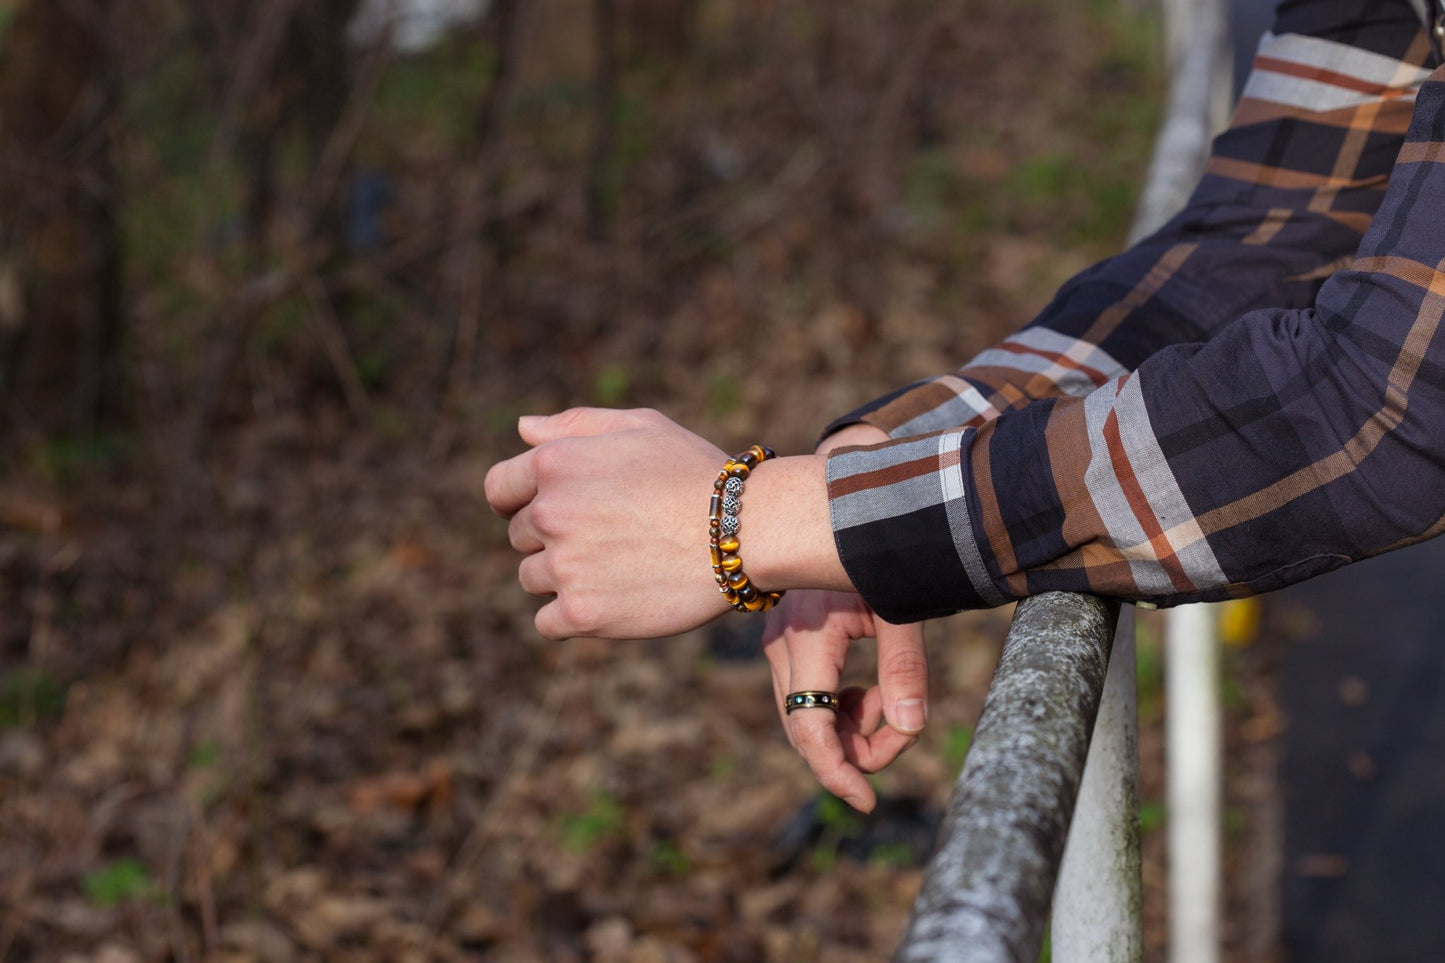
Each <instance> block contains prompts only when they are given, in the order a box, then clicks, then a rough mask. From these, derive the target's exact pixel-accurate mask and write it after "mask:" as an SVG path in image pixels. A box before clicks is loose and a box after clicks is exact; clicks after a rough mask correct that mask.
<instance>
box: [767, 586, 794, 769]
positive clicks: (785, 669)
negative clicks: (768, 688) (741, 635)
mask: <svg viewBox="0 0 1445 963" xmlns="http://www.w3.org/2000/svg"><path fill="white" fill-rule="evenodd" d="M787 605H788V600H787V599H786V598H785V599H783V601H782V603H781V604H780V605H778V606H777V607H776V608H774V609H773V610H772V611H770V612H768V614H767V616H766V618H767V624H766V625H765V626H764V628H763V655H764V656H766V657H767V660H768V668H769V670H770V673H769V674H770V675H771V676H772V682H773V706H774V708H776V709H777V710H778V721H779V722H781V723H782V724H783V735H785V736H787V737H788V745H790V746H792V747H793V748H794V749H797V748H798V746H797V743H795V742H793V729H792V726H790V725H788V713H787V710H786V709H785V708H784V706H783V697H784V696H785V695H787V691H788V689H787V680H788V679H789V678H790V677H791V674H792V673H791V671H790V669H789V665H788V646H787V643H786V642H785V641H784V633H786V632H787V623H788V609H787Z"/></svg>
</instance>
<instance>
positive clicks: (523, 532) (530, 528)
mask: <svg viewBox="0 0 1445 963" xmlns="http://www.w3.org/2000/svg"><path fill="white" fill-rule="evenodd" d="M507 541H508V542H510V543H511V545H512V548H514V549H516V550H517V551H519V552H521V553H522V554H523V555H531V554H532V553H533V552H540V551H541V550H542V549H543V548H546V543H544V542H543V541H542V536H541V534H540V533H538V531H537V526H536V525H534V524H532V513H531V512H529V511H528V510H527V508H526V506H523V507H522V508H520V509H518V510H517V513H516V514H515V515H513V516H512V520H511V522H509V523H508V524H507Z"/></svg>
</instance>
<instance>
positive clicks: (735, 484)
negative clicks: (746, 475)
mask: <svg viewBox="0 0 1445 963" xmlns="http://www.w3.org/2000/svg"><path fill="white" fill-rule="evenodd" d="M723 490H724V491H726V492H727V493H728V494H729V495H741V494H742V493H743V480H742V479H741V478H738V477H737V476H731V477H729V478H728V480H727V481H726V482H724V483H723Z"/></svg>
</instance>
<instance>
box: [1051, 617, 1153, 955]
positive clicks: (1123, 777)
mask: <svg viewBox="0 0 1445 963" xmlns="http://www.w3.org/2000/svg"><path fill="white" fill-rule="evenodd" d="M1138 703H1139V693H1138V677H1137V675H1136V670H1135V663H1134V610H1133V609H1132V608H1131V607H1128V606H1126V607H1125V608H1124V610H1123V611H1122V612H1120V614H1119V626H1118V630H1117V632H1116V634H1115V636H1114V651H1113V654H1112V655H1111V656H1110V659H1109V672H1108V675H1107V676H1106V677H1105V680H1104V696H1103V699H1102V701H1101V702H1100V704H1099V716H1098V720H1097V721H1096V722H1095V723H1094V737H1093V739H1092V741H1091V742H1090V744H1089V760H1088V763H1087V764H1086V765H1085V767H1084V779H1083V784H1082V785H1081V786H1080V787H1079V801H1078V803H1077V804H1076V806H1075V808H1074V819H1073V822H1072V823H1071V824H1070V826H1069V841H1068V845H1067V846H1066V847H1065V848H1064V861H1063V865H1062V866H1061V867H1060V868H1059V881H1058V884H1057V886H1056V887H1055V889H1054V916H1053V940H1052V947H1053V956H1052V958H1053V959H1054V960H1055V961H1056V963H1138V961H1139V960H1141V959H1142V958H1143V955H1144V934H1143V916H1142V907H1143V892H1142V885H1141V879H1140V871H1139V870H1140V866H1139V815H1138V814H1139V708H1138Z"/></svg>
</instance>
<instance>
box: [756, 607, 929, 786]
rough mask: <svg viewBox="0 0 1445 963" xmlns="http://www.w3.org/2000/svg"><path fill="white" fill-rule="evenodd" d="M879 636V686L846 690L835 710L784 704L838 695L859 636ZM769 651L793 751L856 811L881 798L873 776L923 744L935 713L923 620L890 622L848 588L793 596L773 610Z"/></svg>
mask: <svg viewBox="0 0 1445 963" xmlns="http://www.w3.org/2000/svg"><path fill="white" fill-rule="evenodd" d="M870 637H871V638H876V639H877V640H878V684H877V685H875V686H873V687H871V688H869V689H867V690H866V691H865V690H863V689H860V688H850V689H846V690H844V691H843V693H842V705H841V707H840V708H839V711H838V712H837V714H836V715H835V714H834V713H833V712H832V711H831V710H829V709H797V710H795V711H793V712H792V713H791V714H789V713H788V712H787V711H786V709H785V708H784V706H783V700H784V697H785V696H786V695H787V694H788V693H789V692H798V691H802V690H808V689H819V690H823V691H825V692H835V691H837V688H838V681H839V679H840V678H841V676H842V674H843V667H844V664H845V663H846V661H847V658H848V649H849V647H850V646H851V645H852V643H853V641H854V640H855V639H862V638H870ZM763 651H764V652H765V653H766V654H767V657H768V662H769V663H770V664H771V666H772V670H773V695H774V696H775V698H776V699H777V704H778V712H779V714H780V716H781V717H782V720H783V729H784V731H786V732H787V734H788V741H789V742H790V743H792V744H793V748H794V749H796V750H798V752H799V754H801V755H802V757H803V758H804V759H806V760H807V761H808V765H809V766H811V767H812V769H813V773H814V774H815V775H816V776H817V777H818V781H819V782H820V783H822V784H823V788H825V789H827V790H828V791H829V792H831V793H833V794H834V795H835V796H838V797H840V798H842V799H843V800H844V801H846V802H847V803H848V804H849V805H850V806H852V807H853V808H854V809H857V810H860V811H862V812H869V811H870V810H872V809H873V806H874V804H875V802H876V798H875V796H874V792H873V787H872V786H871V785H869V783H868V780H867V778H866V777H865V774H866V773H872V772H877V771H878V770H880V769H882V768H884V767H885V766H887V765H888V764H889V763H891V762H893V760H894V759H896V758H898V756H899V754H900V753H902V752H903V751H904V750H905V749H907V748H908V747H909V746H911V745H913V744H914V742H916V741H917V738H918V733H919V732H921V731H922V730H923V725H924V723H925V722H926V721H927V718H928V659H927V656H926V654H925V652H924V648H923V627H922V626H921V625H917V624H915V625H891V624H889V623H887V622H884V621H883V620H882V619H880V618H878V617H877V616H875V615H874V614H873V611H872V610H871V609H869V608H868V606H867V603H865V602H864V601H863V600H862V599H861V598H859V597H858V596H857V595H854V594H852V593H847V592H821V591H802V592H792V593H789V594H788V596H787V597H786V598H784V599H783V601H782V602H781V603H779V605H778V607H777V608H775V609H773V611H772V612H769V613H768V626H767V629H766V630H765V632H764V633H763Z"/></svg>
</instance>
